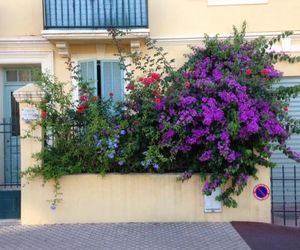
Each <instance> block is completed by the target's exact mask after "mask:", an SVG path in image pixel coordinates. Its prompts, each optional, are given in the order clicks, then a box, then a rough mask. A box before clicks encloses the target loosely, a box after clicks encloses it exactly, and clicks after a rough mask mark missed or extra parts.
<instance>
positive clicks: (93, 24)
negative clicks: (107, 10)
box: [91, 0, 95, 28]
mask: <svg viewBox="0 0 300 250" xmlns="http://www.w3.org/2000/svg"><path fill="white" fill-rule="evenodd" d="M91 8H92V26H93V28H95V13H94V0H92V2H91Z"/></svg>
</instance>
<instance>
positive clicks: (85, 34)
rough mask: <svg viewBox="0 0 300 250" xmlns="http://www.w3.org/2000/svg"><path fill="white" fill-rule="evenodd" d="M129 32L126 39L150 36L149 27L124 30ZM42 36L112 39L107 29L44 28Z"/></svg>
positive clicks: (51, 38) (50, 37)
mask: <svg viewBox="0 0 300 250" xmlns="http://www.w3.org/2000/svg"><path fill="white" fill-rule="evenodd" d="M122 31H124V32H126V33H127V35H126V36H125V37H124V39H137V38H145V37H147V36H149V34H150V30H149V29H132V30H122ZM42 36H43V37H44V38H46V39H48V40H107V39H111V37H110V36H109V34H108V31H107V30H103V29H99V30H43V31H42Z"/></svg>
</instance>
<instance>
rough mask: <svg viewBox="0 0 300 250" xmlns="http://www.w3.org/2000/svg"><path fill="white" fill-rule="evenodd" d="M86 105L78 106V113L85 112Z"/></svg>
mask: <svg viewBox="0 0 300 250" xmlns="http://www.w3.org/2000/svg"><path fill="white" fill-rule="evenodd" d="M85 108H86V106H85V105H80V106H78V108H77V112H78V113H84V111H85Z"/></svg>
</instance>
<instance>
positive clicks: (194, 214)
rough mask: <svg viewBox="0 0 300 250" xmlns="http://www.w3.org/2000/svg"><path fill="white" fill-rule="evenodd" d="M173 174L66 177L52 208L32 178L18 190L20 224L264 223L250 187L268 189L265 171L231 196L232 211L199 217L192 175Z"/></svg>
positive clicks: (264, 207)
mask: <svg viewBox="0 0 300 250" xmlns="http://www.w3.org/2000/svg"><path fill="white" fill-rule="evenodd" d="M177 176H178V175H177V174H163V175H158V174H128V175H121V174H108V175H106V176H105V177H101V176H99V175H94V174H85V175H72V176H66V177H63V178H62V179H61V181H60V183H61V187H62V188H61V191H62V193H63V201H62V202H61V203H60V204H59V205H58V207H57V208H56V209H55V210H53V209H51V208H50V203H49V202H47V200H49V199H51V198H53V185H52V183H47V184H46V185H45V186H42V180H41V179H35V180H33V181H31V182H30V183H29V184H26V185H25V186H24V187H23V188H22V203H21V204H22V206H21V220H22V224H53V223H108V222H113V223H115V222H197V221H223V222H224V221H260V222H270V220H271V207H270V199H268V200H265V201H258V200H256V199H255V198H254V197H253V194H252V191H253V187H254V186H255V185H256V184H258V183H264V184H267V185H269V179H270V178H269V177H270V174H269V170H268V169H260V172H259V175H258V176H259V181H254V180H250V182H249V185H248V187H247V188H246V189H245V191H244V192H243V193H242V194H241V196H240V197H238V198H237V201H238V203H239V207H238V208H235V209H234V208H226V207H223V208H222V212H221V213H205V212H204V197H203V195H202V193H201V189H202V183H200V178H199V176H197V175H194V176H193V177H192V178H191V180H189V181H187V182H184V183H182V182H178V181H176V177H177Z"/></svg>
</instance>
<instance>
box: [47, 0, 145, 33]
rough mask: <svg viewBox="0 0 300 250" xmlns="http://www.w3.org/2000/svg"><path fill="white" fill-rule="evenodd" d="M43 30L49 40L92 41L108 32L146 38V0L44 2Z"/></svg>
mask: <svg viewBox="0 0 300 250" xmlns="http://www.w3.org/2000/svg"><path fill="white" fill-rule="evenodd" d="M43 10H44V31H43V32H42V34H43V36H44V37H46V38H48V39H65V38H66V39H93V38H101V37H102V38H104V37H105V36H107V29H109V28H118V29H126V30H129V34H130V33H131V34H133V35H136V36H143V37H144V36H146V35H148V34H149V30H148V0H43Z"/></svg>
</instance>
